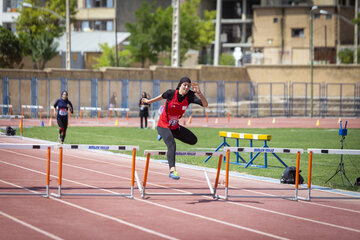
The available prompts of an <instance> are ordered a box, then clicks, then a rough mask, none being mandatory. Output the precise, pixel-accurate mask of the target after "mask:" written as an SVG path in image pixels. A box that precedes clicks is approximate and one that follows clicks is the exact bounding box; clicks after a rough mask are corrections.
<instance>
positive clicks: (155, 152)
mask: <svg viewBox="0 0 360 240" xmlns="http://www.w3.org/2000/svg"><path fill="white" fill-rule="evenodd" d="M144 154H145V155H146V163H145V171H144V180H143V183H142V184H141V183H140V180H139V178H138V177H137V179H136V180H137V184H138V186H139V191H140V194H141V197H142V198H145V196H146V195H170V196H171V195H172V196H179V195H180V196H181V195H185V196H188V195H198V196H199V195H200V196H206V195H209V196H212V197H213V198H214V199H215V198H216V188H217V186H218V182H219V175H220V169H221V162H222V158H223V153H222V152H191V151H177V152H175V155H178V156H219V164H218V169H217V174H216V180H215V184H214V188H213V187H212V185H211V183H210V179H209V176H208V174H207V172H206V171H205V170H204V174H205V178H206V181H207V184H208V187H209V190H210V192H209V193H170V192H161V193H160V192H157V193H154V192H150V193H149V192H146V191H145V189H146V183H147V177H148V172H149V164H150V157H151V155H162V156H166V154H167V151H164V150H145V151H144Z"/></svg>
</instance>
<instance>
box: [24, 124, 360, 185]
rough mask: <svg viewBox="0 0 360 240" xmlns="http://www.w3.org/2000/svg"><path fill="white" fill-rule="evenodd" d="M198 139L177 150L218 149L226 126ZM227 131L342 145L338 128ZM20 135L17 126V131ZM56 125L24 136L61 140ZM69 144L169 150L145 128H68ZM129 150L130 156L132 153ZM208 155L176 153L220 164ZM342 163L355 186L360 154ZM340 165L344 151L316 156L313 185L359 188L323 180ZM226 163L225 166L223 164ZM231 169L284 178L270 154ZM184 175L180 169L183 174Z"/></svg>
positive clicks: (351, 138)
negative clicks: (265, 162)
mask: <svg viewBox="0 0 360 240" xmlns="http://www.w3.org/2000/svg"><path fill="white" fill-rule="evenodd" d="M191 130H192V131H193V132H194V133H195V134H196V136H197V137H198V143H197V144H196V145H194V146H190V145H186V144H183V143H181V142H180V141H177V151H210V150H214V149H215V148H216V147H217V146H219V145H220V144H221V142H222V138H221V137H219V131H224V129H217V128H191ZM226 131H229V132H245V133H260V134H271V135H272V140H271V141H269V142H268V145H269V146H270V147H279V148H302V149H304V150H305V151H306V150H307V149H308V148H323V149H327V148H329V149H331V148H333V149H340V147H341V142H340V140H341V137H340V136H339V135H338V129H298V128H294V129H288V128H282V129H279V128H273V129H270V128H269V129H231V128H229V129H227V130H226ZM17 134H19V129H18V130H17ZM57 134H58V128H57V127H56V126H53V127H32V128H26V129H24V132H23V136H25V137H30V138H38V139H44V140H49V141H57ZM227 142H228V143H229V144H230V145H231V146H236V141H235V139H228V141H227ZM65 143H68V144H70V143H71V144H103V145H139V146H140V151H138V152H137V155H138V156H144V155H143V154H144V150H146V149H148V150H166V146H165V144H164V142H163V141H157V131H154V130H151V129H147V130H141V129H138V128H129V127H124V128H122V127H70V128H68V131H67V137H66V140H65ZM253 145H254V147H261V146H262V145H263V141H255V140H254V141H253ZM240 146H242V147H248V146H249V141H248V140H240ZM344 149H360V129H349V130H348V135H347V136H346V138H345V141H344ZM127 154H129V155H130V154H131V153H130V152H128V153H127ZM278 155H279V157H280V158H281V159H282V160H283V161H284V162H285V163H286V164H287V165H288V166H296V155H294V154H278ZM242 156H243V157H244V158H245V159H249V153H245V154H242ZM153 158H158V159H164V156H161V157H159V156H153ZM204 159H205V158H204V157H186V156H181V157H180V156H178V157H177V158H176V161H177V162H181V163H186V164H192V165H198V166H206V167H211V168H216V167H217V160H218V159H216V158H215V157H214V158H211V159H210V160H209V161H208V162H207V163H204ZM235 160H236V158H235V155H234V154H231V161H235ZM343 162H344V166H345V171H346V176H347V177H348V178H349V180H350V181H351V182H352V183H353V184H354V182H355V180H356V178H357V177H360V156H355V155H344V157H343ZM339 163H340V155H324V154H320V155H313V172H312V184H314V185H320V186H326V187H331V188H339V189H346V190H351V191H360V188H359V187H356V186H355V187H354V186H350V184H348V182H347V181H346V179H344V178H343V177H342V174H341V173H338V174H337V175H336V176H335V177H334V178H333V179H332V180H331V181H330V182H328V183H327V184H325V182H326V180H328V179H329V178H330V177H331V176H332V175H333V174H334V173H335V172H336V170H337V167H338V165H339ZM254 164H256V165H263V164H264V155H263V154H260V156H258V158H257V159H256V160H255V161H254ZM224 167H225V164H223V168H224ZM300 169H301V170H302V173H301V175H302V176H303V177H304V179H305V182H307V176H308V171H307V169H308V154H307V153H304V154H302V155H301V164H300ZM230 170H231V171H236V172H241V173H245V174H251V175H257V176H265V177H271V178H274V179H280V177H281V174H282V173H283V171H284V170H285V167H284V166H283V165H282V164H281V163H280V162H279V161H278V160H277V159H276V158H275V157H273V156H272V155H268V168H266V169H264V168H257V167H248V168H244V166H243V165H235V164H231V165H230ZM180 174H181V173H180Z"/></svg>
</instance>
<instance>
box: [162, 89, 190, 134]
mask: <svg viewBox="0 0 360 240" xmlns="http://www.w3.org/2000/svg"><path fill="white" fill-rule="evenodd" d="M178 94H179V90H176V91H175V94H174V97H173V98H172V99H171V101H170V102H166V104H165V108H164V110H163V112H162V113H161V115H160V118H159V122H158V126H159V127H163V128H170V129H172V130H173V129H177V128H179V119H180V118H181V117H182V116H183V114H184V113H185V111H186V109H187V107H188V106H189V103H188V100H187V96H186V97H185V99H184V100H183V101H182V102H179V100H178V97H177V96H178Z"/></svg>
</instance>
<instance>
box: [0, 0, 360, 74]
mask: <svg viewBox="0 0 360 240" xmlns="http://www.w3.org/2000/svg"><path fill="white" fill-rule="evenodd" d="M22 1H23V0H0V6H2V11H1V12H0V14H1V15H0V24H1V25H3V26H5V27H7V28H9V29H11V30H12V31H15V21H16V18H17V15H18V13H17V12H16V11H17V8H18V7H19V6H21V3H22ZM143 1H144V0H131V1H129V0H77V14H76V16H75V18H76V21H75V22H74V24H73V25H72V27H71V31H72V52H74V51H76V52H75V55H73V56H74V57H73V59H72V66H73V68H91V65H92V64H93V62H92V61H91V56H92V55H96V54H97V55H98V54H100V53H99V47H98V44H99V43H104V42H108V43H109V45H113V44H115V34H111V33H115V26H116V32H118V33H119V34H120V36H118V42H117V43H118V44H119V43H121V42H124V41H126V39H127V37H126V36H128V35H126V34H125V35H124V34H122V33H125V32H126V31H127V30H126V27H125V24H126V22H135V20H136V18H135V14H134V12H135V10H137V9H139V8H140V7H141V4H142V2H143ZM183 1H185V0H180V2H183ZM40 2H41V4H44V2H46V0H41V1H40ZM146 2H148V3H150V2H153V1H146ZM221 2H222V11H221V15H222V17H221V38H220V39H221V42H220V50H221V53H228V54H232V53H233V52H234V50H235V48H240V49H241V51H242V55H243V58H242V60H241V61H242V63H244V64H248V63H252V64H309V59H310V17H309V16H310V15H309V14H310V10H311V9H312V7H313V6H315V5H316V6H318V10H317V11H314V12H313V45H314V52H315V62H316V63H330V64H333V63H336V62H337V59H336V56H337V52H338V51H339V50H340V49H342V48H344V47H353V45H354V30H353V29H354V27H353V26H352V25H350V24H348V23H346V22H345V21H344V20H342V18H346V19H352V18H354V16H355V13H354V12H355V11H354V6H355V0H222V1H221ZM156 4H157V5H156V6H157V7H158V6H161V7H163V8H166V7H168V6H170V5H171V4H172V0H157V1H156ZM200 4H201V5H200V14H202V13H203V11H204V10H216V6H217V0H202V1H201V3H200ZM320 10H325V11H327V12H328V14H320ZM340 16H341V17H340ZM84 40H88V41H89V40H93V41H92V42H91V44H84ZM59 43H60V47H59V52H60V53H61V55H62V58H65V51H66V44H65V36H63V38H61V39H59ZM214 44H215V42H214ZM85 45H86V49H85V48H84V49H82V47H84V46H85ZM91 46H94V47H93V48H91ZM213 49H214V45H213V46H212V47H211V48H209V49H208V50H207V51H206V52H205V53H202V54H210V58H212V57H213ZM79 56H81V57H79ZM207 64H210V63H207ZM192 65H193V64H192ZM61 67H65V60H64V59H63V61H62V66H61Z"/></svg>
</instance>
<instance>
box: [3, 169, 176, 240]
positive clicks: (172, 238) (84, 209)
mask: <svg viewBox="0 0 360 240" xmlns="http://www.w3.org/2000/svg"><path fill="white" fill-rule="evenodd" d="M21 168H23V167H21ZM24 169H26V168H24ZM27 170H29V171H32V172H36V173H40V174H42V173H41V172H38V171H36V170H33V169H27ZM0 182H3V183H6V184H8V185H11V186H14V187H17V188H22V189H27V188H25V187H22V186H19V185H17V184H14V183H10V182H7V181H4V180H1V179H0ZM27 190H29V189H27ZM29 191H31V192H35V193H36V191H32V190H29ZM50 199H52V200H55V201H57V202H60V203H63V204H66V205H69V206H71V207H74V208H77V209H80V210H82V211H85V212H88V213H91V214H94V215H97V216H100V217H103V218H106V219H110V220H112V221H115V222H118V223H121V224H124V225H126V226H129V227H132V228H136V229H138V230H141V231H143V232H147V233H150V234H153V235H156V236H158V237H162V238H165V239H171V240H177V238H174V237H171V236H168V235H165V234H162V233H159V232H156V231H153V230H151V229H148V228H144V227H141V226H139V225H136V224H132V223H130V222H127V221H124V220H121V219H119V218H116V217H112V216H109V215H106V214H103V213H100V212H96V211H94V210H91V209H88V208H85V207H82V206H79V205H77V204H73V203H70V202H67V201H65V200H62V199H58V198H55V197H51V196H50ZM0 213H1V211H0ZM24 223H25V222H24ZM29 225H30V224H29ZM30 226H31V225H30ZM39 230H41V229H39ZM54 236H55V235H54ZM58 239H61V238H58Z"/></svg>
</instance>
